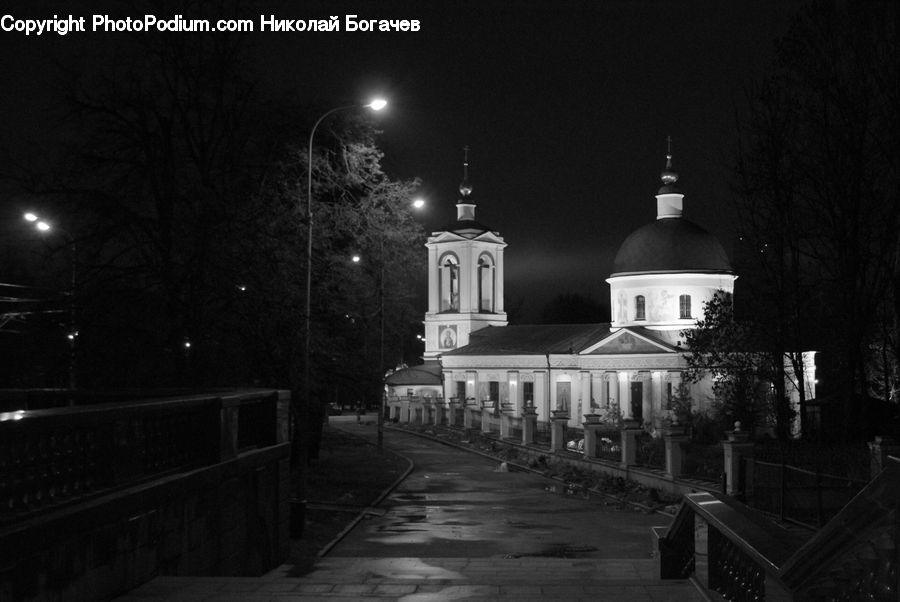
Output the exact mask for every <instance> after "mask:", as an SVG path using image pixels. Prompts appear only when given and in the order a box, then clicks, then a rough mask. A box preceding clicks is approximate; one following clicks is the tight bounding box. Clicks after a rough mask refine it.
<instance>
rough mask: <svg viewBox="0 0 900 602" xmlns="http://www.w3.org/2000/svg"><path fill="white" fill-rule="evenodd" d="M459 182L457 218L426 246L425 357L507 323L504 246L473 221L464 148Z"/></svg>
mask: <svg viewBox="0 0 900 602" xmlns="http://www.w3.org/2000/svg"><path fill="white" fill-rule="evenodd" d="M463 152H464V160H463V181H462V183H461V184H460V185H459V194H460V198H459V200H458V201H457V202H456V222H455V223H453V224H451V225H449V226H447V227H446V228H444V229H443V230H438V231H436V232H432V233H431V236H429V237H428V242H427V243H425V246H426V247H428V312H427V313H426V314H425V360H426V361H427V360H433V359H436V358H437V357H438V356H440V355H441V354H442V353H446V352H447V351H452V350H454V349H456V348H458V347H462V346H464V345H468V344H469V334H470V333H472V332H474V331H476V330H478V329H480V328H484V327H486V326H506V324H507V320H506V312H505V311H504V310H503V249H504V247H506V243H505V242H504V241H503V238H502V237H501V236H500V235H499V233H497V232H495V231H493V230H492V229H491V228H489V227H488V226H485V225H484V224H481V223H479V222H477V221H475V203H474V201H473V200H472V190H473V188H472V185H471V184H470V183H469V147H468V146H467V147H465V148H464V149H463Z"/></svg>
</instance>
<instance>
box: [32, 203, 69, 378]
mask: <svg viewBox="0 0 900 602" xmlns="http://www.w3.org/2000/svg"><path fill="white" fill-rule="evenodd" d="M22 217H23V218H24V219H25V221H26V222H29V223H31V224H34V228H35V230H37V231H38V232H50V231H58V232H60V233H61V234H62V235H63V238H64V239H65V241H66V246H67V247H68V249H69V252H70V253H71V255H70V257H69V261H70V268H71V279H70V281H69V332H67V333H66V338H68V339H69V375H68V377H69V389H70V390H72V391H74V390H75V386H76V384H77V383H76V377H75V353H76V352H75V346H76V339H77V338H78V328H77V326H76V322H75V285H76V278H77V276H76V274H77V267H76V266H77V259H76V257H77V249H76V247H75V240H74V239H73V238H72V236H71V235H70V234H69V233H68V232H66V231H65V230H63V229H62V228H54V226H53V225H51V224H50V222H48V221H45V220H43V219H41V218H40V216H38V215H37V214H36V213H32V212H30V211H29V212H28V213H26V214H24V215H23V216H22Z"/></svg>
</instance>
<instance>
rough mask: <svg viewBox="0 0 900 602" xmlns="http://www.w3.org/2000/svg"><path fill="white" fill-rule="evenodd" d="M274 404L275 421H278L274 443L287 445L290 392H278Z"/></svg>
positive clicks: (289, 422)
mask: <svg viewBox="0 0 900 602" xmlns="http://www.w3.org/2000/svg"><path fill="white" fill-rule="evenodd" d="M277 395H278V400H277V401H276V402H275V419H276V420H277V421H278V425H277V429H278V430H277V432H276V434H275V443H287V442H288V441H290V440H291V435H290V424H291V392H290V391H278V393H277Z"/></svg>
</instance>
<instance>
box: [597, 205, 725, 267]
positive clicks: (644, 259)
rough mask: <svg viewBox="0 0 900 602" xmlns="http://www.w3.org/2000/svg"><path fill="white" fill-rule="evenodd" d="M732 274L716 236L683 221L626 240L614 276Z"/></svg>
mask: <svg viewBox="0 0 900 602" xmlns="http://www.w3.org/2000/svg"><path fill="white" fill-rule="evenodd" d="M672 272H693V273H723V272H724V273H731V272H732V269H731V262H730V261H729V260H728V255H727V254H726V253H725V249H724V248H723V247H722V245H721V244H720V243H719V241H718V240H717V239H716V237H715V236H713V235H712V234H710V233H709V232H707V231H706V230H704V229H703V228H701V227H700V226H698V225H697V224H695V223H693V222H690V221H688V220H686V219H684V218H682V217H667V218H663V219H657V220H656V221H654V222H652V223H650V224H647V225H645V226H642V227H640V228H638V229H637V230H635V231H634V232H632V233H631V235H630V236H629V237H628V238H626V239H625V242H624V243H622V246H621V247H619V252H618V253H616V258H615V260H614V261H613V273H612V276H626V275H630V274H646V273H672Z"/></svg>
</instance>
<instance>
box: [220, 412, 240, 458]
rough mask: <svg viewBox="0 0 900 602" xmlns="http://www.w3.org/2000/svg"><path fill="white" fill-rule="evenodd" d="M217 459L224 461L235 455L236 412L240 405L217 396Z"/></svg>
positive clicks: (236, 446) (236, 435)
mask: <svg viewBox="0 0 900 602" xmlns="http://www.w3.org/2000/svg"><path fill="white" fill-rule="evenodd" d="M218 401H219V408H220V410H219V417H220V420H219V461H220V462H224V461H225V460H230V459H231V458H234V457H235V456H237V449H238V412H239V411H240V406H239V405H237V404H234V403H228V401H227V400H225V399H223V398H221V397H220V398H219V400H218Z"/></svg>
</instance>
